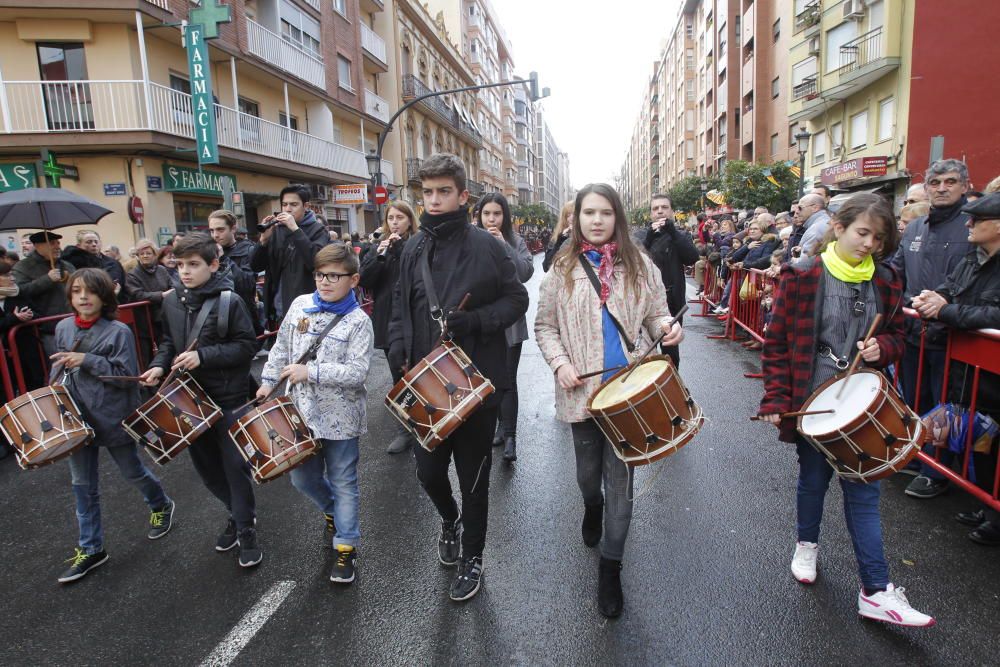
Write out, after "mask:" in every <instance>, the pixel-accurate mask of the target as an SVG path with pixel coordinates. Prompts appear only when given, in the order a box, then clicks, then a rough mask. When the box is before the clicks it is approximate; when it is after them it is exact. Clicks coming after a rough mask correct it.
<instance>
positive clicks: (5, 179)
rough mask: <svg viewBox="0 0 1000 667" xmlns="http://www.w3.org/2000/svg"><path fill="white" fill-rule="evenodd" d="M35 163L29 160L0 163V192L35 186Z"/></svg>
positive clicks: (36, 180)
mask: <svg viewBox="0 0 1000 667" xmlns="http://www.w3.org/2000/svg"><path fill="white" fill-rule="evenodd" d="M37 187H38V179H37V178H36V177H35V165H34V164H32V163H30V162H15V163H13V164H0V192H10V191H11V190H23V189H25V188H37Z"/></svg>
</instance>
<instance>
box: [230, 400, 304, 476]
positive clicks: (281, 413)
mask: <svg viewBox="0 0 1000 667" xmlns="http://www.w3.org/2000/svg"><path fill="white" fill-rule="evenodd" d="M229 436H230V437H231V438H232V439H233V442H234V443H236V448H237V449H239V450H240V454H242V455H243V458H245V459H246V460H247V463H249V464H250V470H251V472H252V473H253V479H254V481H255V482H257V483H258V484H263V483H264V482H270V481H271V480H272V479H275V478H277V477H280V476H281V475H284V474H285V473H286V472H288V471H289V470H291V469H292V468H294V467H296V466H297V465H299V464H300V463H302V462H303V461H305V460H306V459H307V458H308V457H310V456H312V455H313V454H315V453H316V450H317V448H318V447H319V443H317V442H316V440H314V439H313V437H312V435H311V434H310V432H309V427H307V426H306V423H305V420H303V419H302V416H301V415H300V414H299V410H298V408H296V407H295V404H293V403H292V399H290V398H288V397H287V396H280V397H278V398H276V399H273V400H270V401H268V402H267V403H264V404H262V405H259V406H257V407H255V408H253V409H251V410H250V412H248V413H246V414H245V415H243V416H242V417H241V418H240V419H238V420H236V423H235V424H233V425H232V426H230V427H229Z"/></svg>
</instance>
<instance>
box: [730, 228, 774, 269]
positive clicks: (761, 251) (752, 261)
mask: <svg viewBox="0 0 1000 667" xmlns="http://www.w3.org/2000/svg"><path fill="white" fill-rule="evenodd" d="M780 245H781V241H780V240H779V239H778V237H777V236H775V235H774V234H764V235H763V236H761V237H760V245H759V246H757V247H756V248H751V247H750V243H747V244H746V245H745V246H743V248H746V249H747V252H746V253H745V254H744V256H743V259H742V260H737V261H742V262H743V268H744V269H766V268H768V267H769V266H771V253H772V252H774V251H775V249H777V247H778V246H780ZM743 248H740V250H742V249H743Z"/></svg>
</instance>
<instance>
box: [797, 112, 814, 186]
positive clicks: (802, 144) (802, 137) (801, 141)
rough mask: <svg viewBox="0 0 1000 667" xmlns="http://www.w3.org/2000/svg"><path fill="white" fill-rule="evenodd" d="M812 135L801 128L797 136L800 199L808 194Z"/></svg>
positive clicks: (802, 126)
mask: <svg viewBox="0 0 1000 667" xmlns="http://www.w3.org/2000/svg"><path fill="white" fill-rule="evenodd" d="M811 137H812V134H810V133H809V130H807V129H806V128H805V125H801V126H799V132H798V134H796V135H795V141H796V142H797V143H798V145H799V198H800V199H801V198H802V195H804V194H805V192H806V153H808V152H809V139H810V138H811Z"/></svg>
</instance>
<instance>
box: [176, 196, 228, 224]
mask: <svg viewBox="0 0 1000 667" xmlns="http://www.w3.org/2000/svg"><path fill="white" fill-rule="evenodd" d="M221 204H222V197H221V196H220V197H219V199H218V200H212V201H209V199H208V198H207V197H206V198H205V199H194V198H192V199H178V197H177V196H175V197H174V223H175V224H176V225H177V231H179V232H185V233H191V232H197V231H205V230H207V229H208V225H207V224H206V221H207V220H208V216H209V215H210V214H211V213H212V211H215V210H216V209H218V208H219V206H221Z"/></svg>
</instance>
